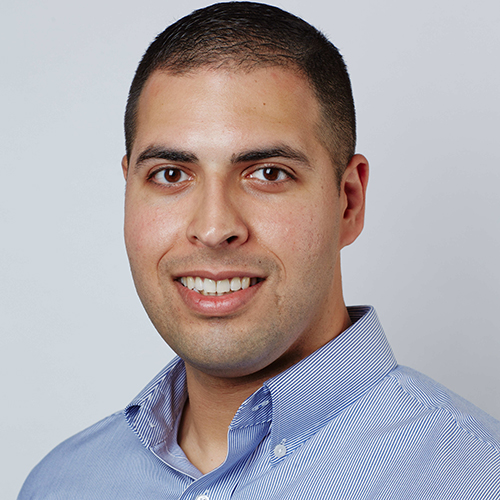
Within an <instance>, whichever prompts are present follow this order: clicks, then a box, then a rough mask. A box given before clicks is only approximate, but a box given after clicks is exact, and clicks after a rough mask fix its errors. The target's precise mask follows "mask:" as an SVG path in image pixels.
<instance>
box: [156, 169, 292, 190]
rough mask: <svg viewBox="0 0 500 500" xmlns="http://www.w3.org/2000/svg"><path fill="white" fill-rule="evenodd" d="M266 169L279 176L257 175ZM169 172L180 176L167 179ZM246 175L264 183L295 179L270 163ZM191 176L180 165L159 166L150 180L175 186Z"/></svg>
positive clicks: (263, 172) (162, 184) (280, 182)
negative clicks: (265, 176) (267, 177)
mask: <svg viewBox="0 0 500 500" xmlns="http://www.w3.org/2000/svg"><path fill="white" fill-rule="evenodd" d="M266 170H267V171H270V172H268V173H271V172H272V173H276V174H277V178H276V179H266V178H259V177H257V175H256V174H258V173H262V175H263V176H264V175H266V174H265V171H266ZM167 172H169V173H173V172H175V173H176V174H178V175H179V176H180V178H179V179H174V180H172V181H167V179H166V178H165V175H166V173H167ZM160 175H163V177H162V179H161V180H160V179H158V176H160ZM246 177H247V178H250V179H254V180H257V181H259V182H262V183H266V184H282V183H284V182H287V181H289V180H293V179H295V176H294V175H292V174H291V173H290V172H289V171H287V170H285V169H283V168H280V167H276V166H270V165H267V166H266V165H264V166H261V167H260V168H256V169H255V170H253V171H252V172H251V173H250V174H248V175H247V176H246ZM190 178H191V176H190V175H189V174H188V173H187V172H186V171H185V170H183V169H182V168H179V167H172V166H169V167H162V168H158V169H156V170H154V171H153V172H151V173H150V174H149V175H148V181H151V182H154V183H156V184H159V185H161V186H175V185H178V184H182V183H183V182H185V181H187V180H189V179H190Z"/></svg>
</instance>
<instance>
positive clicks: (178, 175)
mask: <svg viewBox="0 0 500 500" xmlns="http://www.w3.org/2000/svg"><path fill="white" fill-rule="evenodd" d="M190 178H191V177H190V176H189V175H188V174H187V173H186V172H184V170H181V169H180V168H176V167H167V168H162V169H160V170H156V171H155V172H153V173H152V174H151V176H150V179H152V180H153V181H154V182H156V183H158V184H179V183H180V182H183V181H187V180H189V179H190Z"/></svg>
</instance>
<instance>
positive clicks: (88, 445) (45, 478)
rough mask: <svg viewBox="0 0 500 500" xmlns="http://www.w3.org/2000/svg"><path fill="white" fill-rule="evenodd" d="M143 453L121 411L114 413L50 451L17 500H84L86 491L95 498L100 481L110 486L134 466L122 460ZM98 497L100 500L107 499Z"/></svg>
mask: <svg viewBox="0 0 500 500" xmlns="http://www.w3.org/2000/svg"><path fill="white" fill-rule="evenodd" d="M146 451H147V450H146V449H145V448H144V447H143V446H142V444H141V443H140V441H139V439H138V437H137V436H136V435H135V434H134V432H133V431H132V430H131V429H130V427H129V426H128V424H127V421H126V419H125V416H124V414H123V411H120V412H117V413H115V414H113V415H111V416H109V417H107V418H105V419H103V420H101V421H100V422H97V423H96V424H94V425H92V426H91V427H89V428H87V429H85V430H84V431H82V432H79V433H78V434H76V435H75V436H73V437H71V438H69V439H67V440H66V441H64V442H63V443H61V444H60V445H59V446H57V447H56V448H54V450H52V451H51V452H50V453H49V454H48V455H47V456H46V457H45V458H44V459H43V460H42V461H41V462H40V463H39V464H38V465H37V466H36V467H35V468H34V469H33V471H32V472H31V473H30V475H29V476H28V478H27V479H26V481H25V483H24V485H23V488H22V490H21V492H20V494H19V497H18V500H28V499H42V498H43V499H54V500H55V499H68V498H87V496H86V495H85V493H84V491H83V490H86V489H88V490H89V496H88V497H89V498H96V497H95V494H96V492H99V491H100V490H99V488H100V487H101V486H102V487H104V488H105V487H106V485H105V484H101V483H103V478H107V479H108V480H110V481H111V482H113V479H114V478H115V479H116V478H118V477H120V476H124V475H126V474H127V470H128V468H129V467H131V466H132V467H133V466H134V465H136V463H135V460H133V461H129V460H125V459H124V457H126V456H130V453H131V452H133V453H132V455H134V456H137V455H142V454H143V453H144V454H145V453H146ZM131 462H132V463H131ZM90 490H92V491H90ZM102 493H103V495H102V496H101V498H108V497H107V496H105V493H104V491H103V492H102Z"/></svg>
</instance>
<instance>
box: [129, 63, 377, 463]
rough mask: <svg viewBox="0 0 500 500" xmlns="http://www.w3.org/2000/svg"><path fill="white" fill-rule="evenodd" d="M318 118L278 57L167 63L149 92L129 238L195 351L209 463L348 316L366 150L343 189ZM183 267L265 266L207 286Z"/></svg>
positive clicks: (138, 273)
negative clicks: (265, 62) (350, 260)
mask: <svg viewBox="0 0 500 500" xmlns="http://www.w3.org/2000/svg"><path fill="white" fill-rule="evenodd" d="M319 123H320V115H319V106H318V103H317V101H316V98H315V97H314V94H313V92H312V91H311V89H310V87H309V86H308V83H307V81H306V80H305V79H304V78H303V77H301V76H299V75H297V74H296V73H294V72H293V71H291V70H287V69H283V68H261V69H257V70H253V71H251V72H243V71H231V70H228V69H224V70H220V69H219V70H214V69H209V68H206V69H197V70H194V71H192V72H190V73H187V74H183V75H173V74H169V73H166V72H156V73H154V74H153V75H152V76H151V77H150V79H149V80H148V82H147V83H146V85H145V87H144V90H143V92H142V94H141V97H140V101H139V108H138V121H137V135H136V138H135V141H134V145H133V148H132V152H131V156H130V165H129V163H128V162H127V158H124V159H123V162H122V165H123V171H124V175H125V178H126V181H127V187H126V197H125V240H126V245H127V252H128V255H129V259H130V264H131V269H132V274H133V277H134V282H135V284H136V288H137V291H138V293H139V296H140V298H141V300H142V302H143V305H144V307H145V309H146V311H147V312H148V314H149V316H150V318H151V320H152V322H153V323H154V325H155V327H156V328H157V330H158V331H159V333H160V335H161V336H162V337H163V338H164V339H165V341H166V342H167V343H168V344H169V345H170V346H171V347H172V349H173V350H174V351H176V352H177V354H179V355H180V356H181V357H182V358H183V359H184V361H185V363H186V374H187V383H188V394H189V400H188V402H187V404H186V406H185V408H184V413H183V418H182V421H181V428H180V431H179V436H178V440H179V444H180V445H181V447H182V448H183V450H184V452H185V453H186V455H187V457H188V458H189V459H190V460H191V462H192V463H193V464H194V465H195V466H197V467H198V468H199V469H200V470H201V471H202V472H204V473H206V472H208V471H210V470H212V469H213V468H214V467H216V466H218V465H219V464H220V463H222V462H223V461H224V458H225V455H226V450H227V443H226V438H227V427H228V425H229V423H230V422H231V419H232V417H233V416H234V414H235V412H236V410H237V409H238V407H239V406H240V404H241V403H242V402H243V401H244V400H245V399H246V398H247V397H248V396H249V395H250V394H252V393H253V392H254V391H255V390H257V389H258V388H259V387H260V386H261V384H262V382H263V381H264V380H266V379H267V378H269V377H271V376H273V375H275V374H277V373H279V372H281V371H283V370H284V369H286V368H288V367H289V366H291V365H293V364H294V363H296V362H297V361H299V360H301V359H303V358H304V357H306V356H308V355H309V354H311V353H312V352H314V351H315V350H316V349H318V348H320V347H321V346H323V345H324V344H326V343H327V342H328V341H330V340H331V339H333V338H334V337H335V336H337V335H338V334H340V333H341V332H342V331H343V330H344V329H345V328H347V327H348V326H349V324H350V321H349V317H348V314H347V310H346V308H345V305H344V300H343V297H342V285H341V275H340V249H341V248H343V247H344V246H346V245H348V244H350V243H352V242H353V241H354V240H355V239H356V237H357V236H358V235H359V233H360V232H361V230H362V227H363V219H364V204H365V191H366V184H367V179H368V163H367V161H366V159H365V158H364V157H363V156H361V155H355V156H354V157H353V159H352V160H351V162H350V163H349V165H348V167H347V169H346V172H345V174H344V176H343V178H342V183H341V187H340V191H339V190H338V188H337V184H336V178H335V170H334V167H333V165H332V164H331V159H330V158H331V157H330V154H329V152H328V151H327V150H326V149H325V147H324V146H323V145H322V143H321V142H320V139H319V137H318V133H317V131H318V126H319ZM266 169H267V170H266ZM182 276H202V277H209V278H214V279H224V278H231V277H233V276H239V277H243V276H253V277H259V278H260V279H262V281H261V282H260V283H259V284H258V285H256V286H254V287H251V288H249V289H248V290H245V291H239V292H236V293H234V294H231V295H228V296H224V297H222V298H210V297H209V298H203V297H202V296H201V295H199V294H197V293H196V292H193V291H188V290H187V289H186V288H184V287H183V286H182V285H181V284H180V283H179V281H178V279H179V278H180V277H182Z"/></svg>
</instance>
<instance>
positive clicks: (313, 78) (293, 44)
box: [125, 2, 356, 182]
mask: <svg viewBox="0 0 500 500" xmlns="http://www.w3.org/2000/svg"><path fill="white" fill-rule="evenodd" d="M265 66H271V67H272V66H283V67H289V68H290V69H293V70H295V71H297V72H298V73H301V74H303V75H304V76H305V77H306V78H307V79H308V81H309V83H310V85H311V88H312V90H313V91H314V93H315V95H316V98H317V99H318V102H319V104H320V109H321V115H322V123H321V124H319V126H320V134H319V135H320V139H321V140H322V142H323V144H324V146H325V147H326V148H327V150H328V151H329V153H330V156H331V158H332V161H333V163H334V165H335V168H336V171H337V175H338V179H339V182H340V178H341V177H342V174H343V172H344V170H345V167H346V166H347V164H348V163H349V160H350V159H351V157H352V155H353V154H354V149H355V146H356V118H355V110H354V100H353V97H352V89H351V82H350V79H349V75H348V73H347V68H346V66H345V63H344V60H343V59H342V56H341V55H340V53H339V51H338V50H337V48H336V47H335V46H334V45H333V44H332V43H331V42H330V41H329V40H328V39H327V38H326V37H325V36H324V35H323V34H322V33H320V32H319V31H318V30H317V29H316V28H314V27H313V26H311V25H310V24H308V23H306V22H305V21H304V20H302V19H300V18H299V17H296V16H294V15H292V14H290V13H288V12H285V11H283V10H281V9H279V8H277V7H272V6H270V5H265V4H261V3H254V2H227V3H217V4H214V5H210V6H209V7H205V8H203V9H199V10H195V11H194V12H192V13H191V14H189V15H188V16H186V17H183V18H182V19H180V20H178V21H177V22H175V23H174V24H172V25H171V26H169V27H168V28H167V29H166V30H165V31H163V32H162V33H160V34H159V35H158V36H157V37H156V39H155V40H154V41H153V43H151V45H150V46H149V47H148V49H147V51H146V53H145V54H144V56H143V57H142V60H141V62H140V63H139V66H138V68H137V71H136V73H135V76H134V79H133V81H132V85H131V86H130V92H129V96H128V102H127V108H126V111H125V142H126V149H127V157H128V159H129V160H130V155H131V151H132V146H133V142H134V138H135V134H136V120H137V107H138V101H139V97H140V95H141V92H142V89H143V87H144V85H145V83H146V81H147V79H148V78H149V77H150V76H151V74H152V73H153V72H154V71H156V70H162V71H169V72H172V73H173V74H182V73H185V72H188V71H190V70H193V69H197V68H200V67H213V68H224V67H228V68H236V69H242V70H247V71H249V70H252V69H254V68H258V67H265Z"/></svg>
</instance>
